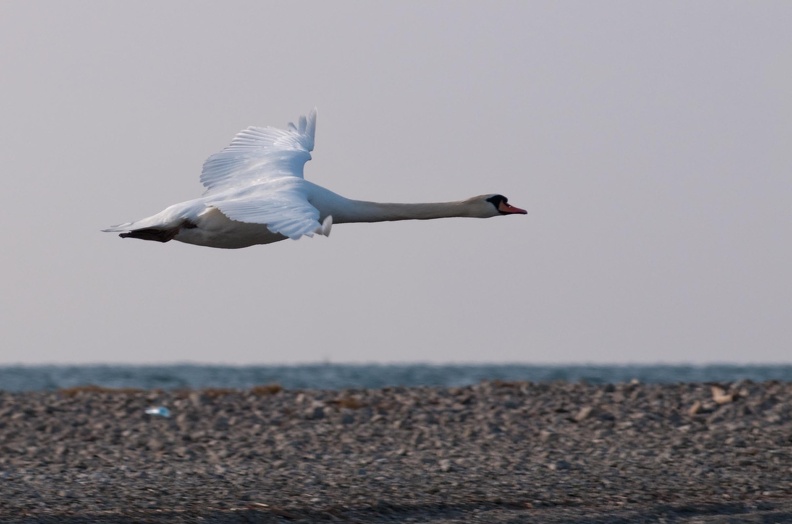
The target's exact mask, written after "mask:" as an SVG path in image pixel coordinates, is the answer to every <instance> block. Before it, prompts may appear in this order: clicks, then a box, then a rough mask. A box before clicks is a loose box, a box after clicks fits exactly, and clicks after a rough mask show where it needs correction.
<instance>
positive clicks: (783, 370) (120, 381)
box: [0, 364, 792, 391]
mask: <svg viewBox="0 0 792 524" xmlns="http://www.w3.org/2000/svg"><path fill="white" fill-rule="evenodd" d="M485 380H509V381H532V382H553V381H568V382H580V381H585V382H588V383H592V384H604V383H613V384H615V383H621V382H629V381H631V380H638V381H640V382H642V383H678V382H733V381H737V380H752V381H756V382H760V381H765V380H779V381H792V365H788V364H785V365H750V366H745V365H704V366H692V365H610V366H608V365H549V366H548V365H529V364H449V365H437V364H398V365H394V364H388V365H386V364H306V365H279V366H219V365H200V364H174V365H166V366H160V365H157V366H154V365H149V366H129V365H81V366H64V365H43V366H0V390H5V391H36V390H55V389H59V388H66V387H72V386H82V385H88V384H93V385H97V386H105V387H128V388H143V389H153V388H160V389H184V388H191V389H197V388H209V387H211V388H238V389H244V388H249V387H252V386H256V385H261V384H275V383H277V384H280V385H281V386H283V387H284V388H286V389H342V388H381V387H388V386H465V385H470V384H476V383H479V382H481V381H485Z"/></svg>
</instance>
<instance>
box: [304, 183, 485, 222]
mask: <svg viewBox="0 0 792 524" xmlns="http://www.w3.org/2000/svg"><path fill="white" fill-rule="evenodd" d="M314 187H315V188H316V189H317V190H318V191H314V192H313V193H314V194H313V195H312V197H313V198H310V199H309V200H311V202H312V203H313V204H314V205H315V206H316V207H317V209H319V211H320V212H321V214H322V217H321V219H324V218H325V217H326V216H327V215H332V216H333V223H335V224H343V223H349V222H389V221H396V220H431V219H435V218H451V217H481V210H480V209H479V208H477V206H474V205H472V204H471V202H470V201H466V200H461V201H457V202H434V203H425V204H391V203H381V202H367V201H365V200H352V199H350V198H346V197H342V196H341V195H338V194H336V193H333V192H332V191H329V190H327V189H324V188H322V187H320V186H314Z"/></svg>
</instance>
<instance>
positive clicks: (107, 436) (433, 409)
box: [0, 382, 792, 524]
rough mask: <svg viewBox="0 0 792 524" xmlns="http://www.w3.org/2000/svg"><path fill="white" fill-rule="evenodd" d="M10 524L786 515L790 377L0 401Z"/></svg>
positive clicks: (789, 510) (790, 478) (790, 495)
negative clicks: (160, 411)
mask: <svg viewBox="0 0 792 524" xmlns="http://www.w3.org/2000/svg"><path fill="white" fill-rule="evenodd" d="M154 406H165V407H167V408H168V409H169V410H170V417H162V416H156V415H147V414H146V413H145V410H146V409H147V408H150V407H154ZM0 521H2V522H19V523H21V522H26V523H34V522H36V523H38V522H58V523H78V522H79V523H83V522H85V523H87V522H107V523H110V522H113V523H116V522H117V523H127V522H129V523H131V522H157V523H159V522H199V521H200V522H221V523H231V522H234V523H235V522H240V523H242V522H262V523H269V522H427V523H432V524H440V523H451V522H482V523H505V522H550V523H560V522H569V523H572V522H596V523H600V522H601V523H622V522H623V523H628V522H792V383H783V382H766V383H752V382H738V383H732V384H680V385H643V384H620V385H604V386H592V385H586V384H570V383H552V384H535V383H522V382H520V383H516V382H508V383H504V382H488V383H482V384H479V385H476V386H470V387H461V388H386V389H376V390H342V391H313V390H303V391H284V390H281V389H280V388H279V387H277V386H262V387H258V388H253V389H250V390H241V391H235V390H196V391H140V390H108V389H102V388H96V387H84V388H74V389H70V390H61V391H58V392H51V393H41V392H39V393H0Z"/></svg>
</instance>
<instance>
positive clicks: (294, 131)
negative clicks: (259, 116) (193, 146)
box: [201, 109, 316, 193]
mask: <svg viewBox="0 0 792 524" xmlns="http://www.w3.org/2000/svg"><path fill="white" fill-rule="evenodd" d="M315 134H316V109H314V110H313V111H311V113H310V114H309V115H308V117H307V118H306V117H304V116H303V117H300V120H299V124H298V125H297V126H295V125H294V124H292V123H290V124H289V129H288V130H283V129H277V128H274V127H248V128H247V129H245V130H243V131H240V132H239V133H237V135H236V136H235V137H234V139H233V140H232V141H231V144H229V145H228V147H226V148H225V149H223V150H222V151H220V152H219V153H216V154H214V155H212V156H210V157H209V158H207V159H206V162H204V165H203V171H202V172H201V183H202V184H203V185H204V186H205V187H206V189H207V193H209V192H214V191H217V190H218V189H225V188H229V187H240V186H249V185H252V184H256V183H258V182H260V181H262V180H265V179H267V178H271V177H275V176H296V177H300V178H302V177H303V167H304V166H305V163H306V162H307V161H309V160H310V159H311V151H313V148H314V136H315Z"/></svg>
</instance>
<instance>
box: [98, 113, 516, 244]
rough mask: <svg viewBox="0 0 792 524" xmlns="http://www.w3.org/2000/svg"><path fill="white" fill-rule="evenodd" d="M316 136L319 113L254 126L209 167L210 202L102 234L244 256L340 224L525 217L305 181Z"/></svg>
mask: <svg viewBox="0 0 792 524" xmlns="http://www.w3.org/2000/svg"><path fill="white" fill-rule="evenodd" d="M315 133H316V109H314V110H313V111H311V113H310V114H309V115H308V116H307V117H305V116H302V117H300V119H299V121H298V124H297V125H294V124H293V123H289V125H288V129H286V130H283V129H277V128H273V127H248V128H247V129H244V130H242V131H240V132H239V133H238V134H237V135H236V136H235V137H234V139H233V140H232V141H231V144H230V145H229V146H228V147H226V148H225V149H223V150H222V151H220V152H219V153H216V154H214V155H212V156H210V157H209V158H208V159H207V160H206V162H204V165H203V170H202V173H201V183H202V184H203V185H204V187H205V188H206V191H205V192H204V194H203V196H201V197H200V198H196V199H194V200H188V201H187V202H182V203H180V204H174V205H172V206H170V207H168V208H166V209H164V210H163V211H161V212H159V213H157V214H156V215H153V216H150V217H148V218H143V219H141V220H138V221H135V222H127V223H125V224H119V225H116V226H112V227H109V228H107V229H103V230H102V231H105V232H116V233H120V235H119V236H120V237H122V238H139V239H142V240H153V241H157V242H168V241H170V240H177V241H179V242H185V243H187V244H195V245H199V246H207V247H215V248H225V249H238V248H243V247H249V246H253V245H256V244H270V243H272V242H278V241H280V240H285V239H287V238H291V239H294V240H296V239H299V238H300V237H302V236H308V237H312V236H313V235H314V234H319V235H324V236H329V235H330V229H331V227H332V225H333V224H343V223H348V222H382V221H392V220H429V219H433V218H447V217H474V218H489V217H494V216H498V215H514V214H523V215H524V214H526V213H527V211H525V210H524V209H519V208H517V207H514V206H512V205H510V204H509V201H508V199H507V198H506V197H504V196H503V195H498V194H489V195H481V196H475V197H473V198H468V199H467V200H461V201H457V202H439V203H428V204H387V203H378V202H366V201H362V200H352V199H349V198H345V197H343V196H341V195H338V194H336V193H333V192H332V191H330V190H328V189H325V188H323V187H321V186H318V185H316V184H313V183H311V182H309V181H307V180H305V179H304V178H303V167H304V166H305V163H306V162H307V161H308V160H310V159H311V151H313V148H314V135H315Z"/></svg>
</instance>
